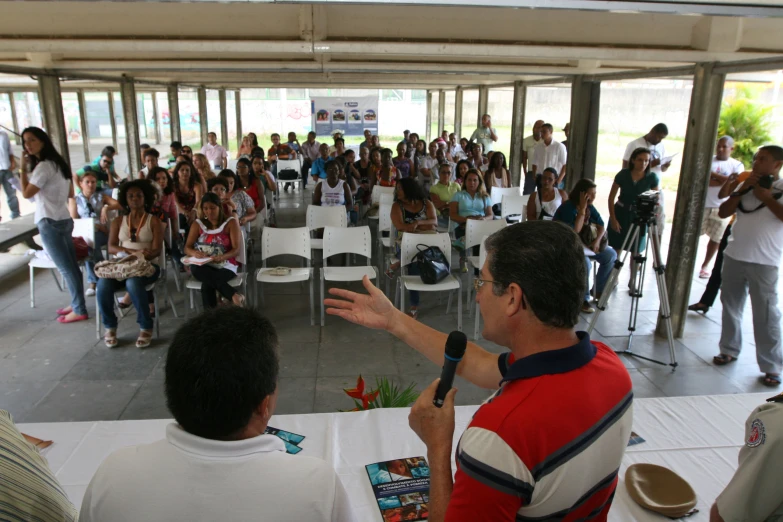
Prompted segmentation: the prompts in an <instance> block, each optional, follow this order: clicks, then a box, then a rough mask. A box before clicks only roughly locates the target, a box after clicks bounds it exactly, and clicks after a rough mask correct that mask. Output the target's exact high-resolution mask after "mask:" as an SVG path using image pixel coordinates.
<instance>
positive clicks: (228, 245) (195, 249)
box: [185, 192, 245, 308]
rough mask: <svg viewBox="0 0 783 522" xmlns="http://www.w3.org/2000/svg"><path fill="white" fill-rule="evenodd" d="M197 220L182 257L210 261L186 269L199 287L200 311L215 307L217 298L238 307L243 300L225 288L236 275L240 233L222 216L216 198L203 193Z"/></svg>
mask: <svg viewBox="0 0 783 522" xmlns="http://www.w3.org/2000/svg"><path fill="white" fill-rule="evenodd" d="M199 210H200V211H201V212H200V215H201V217H200V218H199V219H197V220H196V221H194V222H193V224H192V225H191V226H190V231H189V232H188V239H187V240H186V241H185V254H186V255H188V256H192V257H196V258H199V259H207V258H210V262H209V263H207V264H205V265H190V274H191V275H192V276H193V278H194V279H195V280H196V281H199V282H200V283H201V300H202V303H203V304H204V308H215V307H216V306H217V294H216V292H220V295H222V296H223V297H224V298H226V299H228V300H230V301H231V302H232V303H233V304H235V305H236V306H242V305H243V304H244V302H245V296H243V295H242V294H240V293H237V291H236V290H235V289H234V288H233V287H232V286H231V285H230V284H228V282H229V281H231V280H232V279H234V278H235V277H236V275H237V269H238V267H239V262H238V261H237V259H236V256H237V255H239V252H240V249H241V247H242V241H244V239H243V238H242V231H241V230H240V229H239V221H237V219H236V218H235V217H232V216H226V214H225V213H224V212H223V206H222V205H221V202H220V198H219V197H218V195H217V194H213V193H212V192H207V193H206V194H204V197H203V198H202V199H201V205H200V208H199Z"/></svg>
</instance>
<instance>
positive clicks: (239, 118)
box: [234, 89, 242, 150]
mask: <svg viewBox="0 0 783 522" xmlns="http://www.w3.org/2000/svg"><path fill="white" fill-rule="evenodd" d="M234 105H235V106H234V110H235V111H236V113H237V116H236V120H237V150H239V147H240V146H241V145H242V96H241V95H240V94H239V89H237V90H236V91H234Z"/></svg>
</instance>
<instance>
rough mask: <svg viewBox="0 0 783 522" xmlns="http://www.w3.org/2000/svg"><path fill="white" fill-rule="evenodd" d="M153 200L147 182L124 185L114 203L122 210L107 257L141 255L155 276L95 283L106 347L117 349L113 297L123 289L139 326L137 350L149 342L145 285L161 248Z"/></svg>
mask: <svg viewBox="0 0 783 522" xmlns="http://www.w3.org/2000/svg"><path fill="white" fill-rule="evenodd" d="M154 199H155V188H154V187H153V186H152V184H151V183H150V182H149V181H147V180H143V179H140V180H136V181H131V182H128V183H124V184H123V185H122V187H121V188H120V194H119V197H118V198H117V200H118V201H119V203H120V205H121V206H122V208H123V209H124V213H123V214H124V215H122V216H118V217H117V218H115V219H114V221H112V224H111V230H110V231H109V254H111V255H114V256H117V257H125V256H127V255H131V254H138V253H140V254H141V255H143V256H144V259H146V260H147V261H149V262H151V263H152V265H153V266H154V267H155V273H153V274H152V275H151V276H147V277H131V278H128V279H125V280H123V281H120V280H117V279H103V278H101V279H99V280H98V296H97V301H98V311H99V312H100V314H101V319H102V321H103V326H104V328H106V333H105V335H104V337H103V341H104V343H105V344H106V346H107V347H109V348H114V347H115V346H117V316H116V315H115V314H114V294H115V293H116V292H118V291H119V290H121V289H122V288H123V287H124V288H125V289H126V290H127V291H128V294H130V298H131V301H132V302H133V306H134V307H135V308H136V322H137V323H138V324H139V329H140V331H139V336H138V338H137V339H136V347H137V348H146V347H147V346H149V345H150V342H151V341H152V326H153V321H152V315H151V314H150V306H149V304H150V299H149V294H148V293H147V289H146V287H147V285H150V284H152V283H154V282H155V281H157V279H158V277H159V276H160V267H159V266H158V265H157V264H156V263H155V261H157V259H158V256H159V255H160V251H161V249H162V248H163V227H162V225H161V223H160V220H159V219H158V218H156V217H155V216H153V215H152V214H151V213H150V210H151V207H152V203H153V202H154Z"/></svg>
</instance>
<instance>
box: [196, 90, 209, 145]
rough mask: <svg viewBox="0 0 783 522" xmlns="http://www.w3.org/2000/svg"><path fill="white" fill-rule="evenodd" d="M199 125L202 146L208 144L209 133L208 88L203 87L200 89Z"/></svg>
mask: <svg viewBox="0 0 783 522" xmlns="http://www.w3.org/2000/svg"><path fill="white" fill-rule="evenodd" d="M198 123H199V130H200V131H201V146H202V147H203V146H204V145H205V144H206V143H207V134H208V133H209V118H208V117H207V88H206V87H204V86H203V85H202V86H201V87H199V88H198Z"/></svg>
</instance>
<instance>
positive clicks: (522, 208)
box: [500, 194, 530, 223]
mask: <svg viewBox="0 0 783 522" xmlns="http://www.w3.org/2000/svg"><path fill="white" fill-rule="evenodd" d="M529 198H530V194H526V195H524V196H520V195H517V194H505V195H504V196H503V200H502V201H501V203H500V215H501V217H502V218H503V219H504V220H505V219H506V218H508V217H509V216H516V217H513V218H511V220H512V221H517V222H519V223H521V222H523V221H525V219H526V215H525V212H526V208H527V201H528V199H529Z"/></svg>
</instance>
